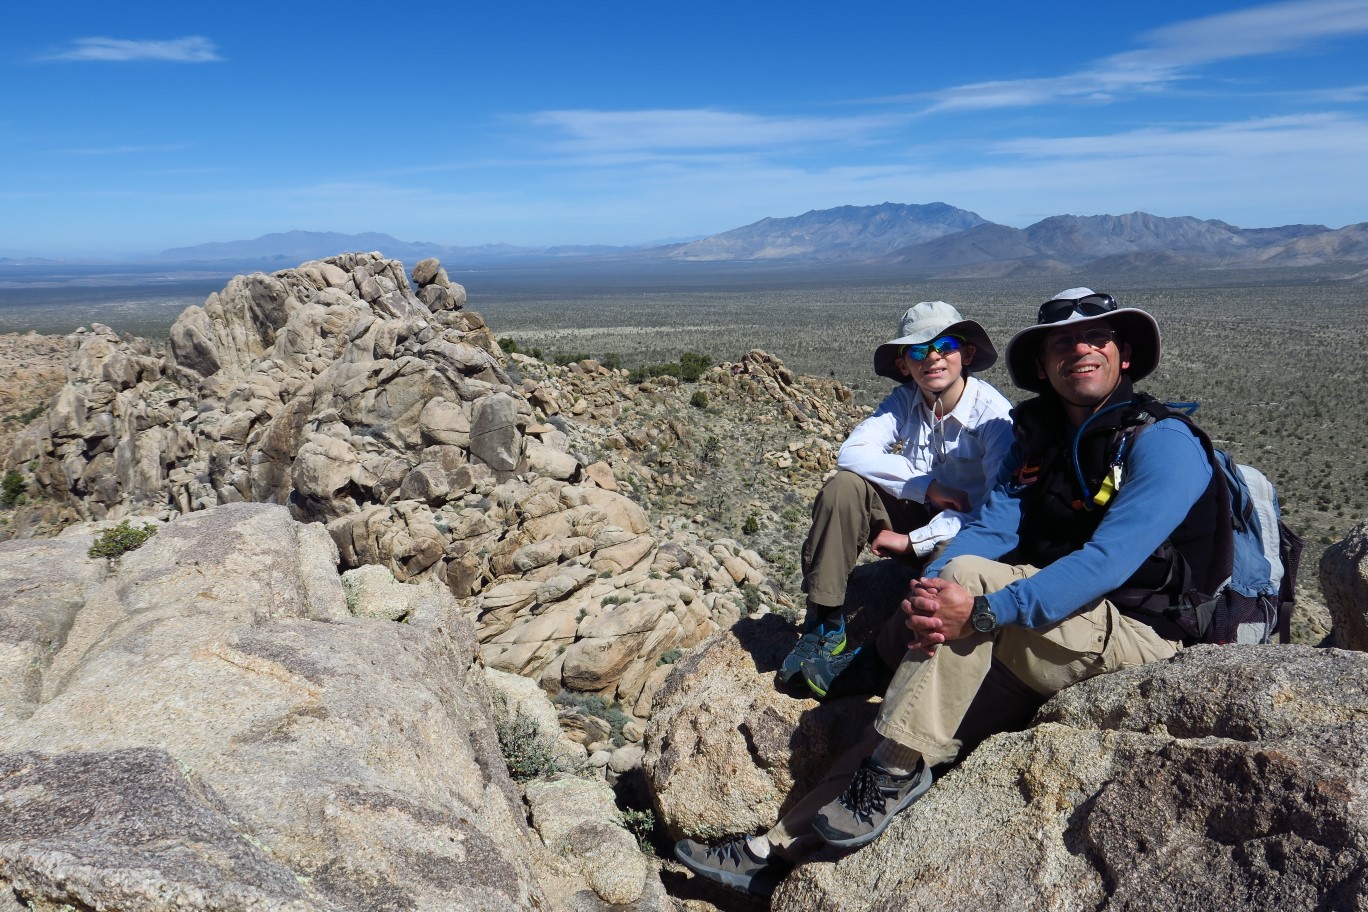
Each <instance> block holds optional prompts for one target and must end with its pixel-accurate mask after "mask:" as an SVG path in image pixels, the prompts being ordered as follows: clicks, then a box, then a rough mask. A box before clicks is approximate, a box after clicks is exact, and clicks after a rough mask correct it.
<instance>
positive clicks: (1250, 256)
mask: <svg viewBox="0 0 1368 912" xmlns="http://www.w3.org/2000/svg"><path fill="white" fill-rule="evenodd" d="M358 250H360V251H368V250H379V251H383V252H384V253H385V254H386V255H388V256H391V257H396V258H399V259H401V260H417V259H423V258H425V257H434V256H435V257H439V258H441V259H442V260H443V262H445V263H447V264H448V265H450V266H453V267H457V268H460V267H462V266H471V265H476V266H478V265H495V264H500V263H502V264H515V263H547V262H552V261H559V262H565V263H569V262H584V263H593V264H599V265H604V266H608V265H612V264H622V265H631V266H635V267H637V268H650V267H651V266H652V265H666V264H680V265H683V264H688V263H700V264H701V263H712V264H735V265H737V266H738V267H739V266H742V265H743V264H768V265H770V266H784V265H793V266H814V265H823V264H826V265H844V266H849V267H855V268H861V267H868V268H879V269H882V270H885V271H900V272H907V273H912V274H922V275H939V276H947V277H993V276H1012V275H1047V274H1051V273H1065V272H1075V271H1077V270H1079V269H1080V268H1085V267H1086V268H1088V269H1090V270H1094V271H1097V270H1105V271H1122V272H1129V271H1136V272H1139V271H1151V270H1155V269H1177V268H1189V269H1193V268H1195V269H1244V268H1254V267H1272V266H1315V265H1321V264H1343V265H1346V266H1362V265H1363V264H1368V222H1362V223H1359V224H1355V225H1348V226H1346V227H1343V228H1338V229H1331V228H1328V227H1326V226H1324V225H1284V226H1281V227H1277V228H1238V227H1236V226H1234V225H1230V224H1227V223H1226V222H1222V221H1219V220H1215V219H1206V220H1203V219H1198V218H1193V217H1191V216H1179V217H1173V218H1168V217H1161V216H1157V215H1151V214H1149V213H1146V212H1131V213H1128V214H1126V215H1083V216H1080V215H1055V216H1050V217H1049V218H1046V219H1042V220H1041V221H1039V222H1036V223H1035V224H1033V225H1029V226H1027V227H1026V228H1012V227H1009V226H1007V225H999V224H996V223H994V222H990V221H988V220H987V219H984V218H983V217H982V216H980V215H978V214H977V213H974V212H969V211H967V210H964V209H958V208H956V207H954V206H951V205H948V204H946V203H940V202H937V203H927V204H920V205H910V204H903V203H883V204H881V205H877V206H838V207H836V208H833V209H815V210H812V211H810V212H806V213H804V214H802V215H797V216H791V217H785V218H765V219H761V220H760V221H758V222H755V223H754V224H751V225H746V226H744V227H741V228H734V229H732V230H730V231H724V232H722V233H720V234H715V235H712V236H710V237H705V238H701V239H698V240H690V241H685V242H679V243H669V244H649V245H639V246H635V247H614V246H606V245H566V246H558V247H517V246H513V245H510V244H484V245H480V246H473V247H470V246H467V247H455V246H446V245H441V244H435V243H428V242H411V241H401V240H398V239H396V238H394V237H391V236H390V235H388V234H380V233H366V234H339V233H335V232H316V231H289V232H284V233H278V234H267V235H263V236H261V237H258V238H255V239H253V240H240V241H227V242H215V243H209V244H199V245H196V246H193V247H177V248H173V249H170V250H165V251H162V252H161V253H160V254H157V255H155V256H151V257H145V258H141V261H142V262H145V263H155V264H165V265H167V266H170V265H173V264H175V265H177V266H182V267H184V266H187V265H190V264H196V265H211V264H229V263H234V264H246V263H252V264H256V265H255V268H272V267H273V266H276V264H279V266H278V267H277V268H284V267H285V266H288V265H293V264H295V263H298V262H300V261H301V260H306V259H316V258H321V257H326V256H332V255H335V254H337V253H341V252H344V251H358ZM4 264H10V265H20V264H19V263H18V262H17V261H6V260H3V259H0V265H4Z"/></svg>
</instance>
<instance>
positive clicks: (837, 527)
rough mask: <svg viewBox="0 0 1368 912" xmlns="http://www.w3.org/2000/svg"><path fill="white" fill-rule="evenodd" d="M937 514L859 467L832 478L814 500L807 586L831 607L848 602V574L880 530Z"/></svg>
mask: <svg viewBox="0 0 1368 912" xmlns="http://www.w3.org/2000/svg"><path fill="white" fill-rule="evenodd" d="M931 516H932V514H931V513H930V512H929V511H928V510H927V508H926V507H925V506H924V505H922V504H919V503H917V502H916V501H914V500H898V499H897V498H896V497H892V496H890V495H889V494H888V493H886V492H885V491H884V490H883V488H880V487H879V486H878V485H875V484H872V483H870V482H868V481H866V480H865V479H864V478H862V477H860V476H859V475H856V474H855V473H854V472H850V471H847V470H845V469H841V470H840V471H838V472H837V473H836V474H835V475H833V476H831V478H830V479H828V480H827V483H826V484H824V485H823V486H822V490H821V491H819V492H818V494H817V500H816V501H815V502H814V503H813V505H812V529H811V530H810V531H809V532H808V536H807V540H806V541H804V542H803V591H804V592H806V593H807V595H808V599H809V600H810V601H811V602H813V603H815V604H817V605H821V606H822V607H825V608H840V607H841V606H842V605H844V604H845V598H846V578H847V577H849V576H850V571H851V570H854V569H855V564H856V563H857V562H858V561H859V559H860V552H862V551H863V550H864V549H865V548H866V547H868V546H869V543H870V542H871V541H873V540H874V536H875V535H877V534H879V532H880V531H882V530H884V529H892V530H893V531H894V532H911V531H912V530H913V529H920V528H921V527H922V526H924V525H926V524H927V523H928V522H930V521H931Z"/></svg>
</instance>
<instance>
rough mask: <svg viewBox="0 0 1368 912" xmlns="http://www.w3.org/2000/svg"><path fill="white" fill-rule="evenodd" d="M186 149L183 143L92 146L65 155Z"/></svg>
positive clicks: (72, 150)
mask: <svg viewBox="0 0 1368 912" xmlns="http://www.w3.org/2000/svg"><path fill="white" fill-rule="evenodd" d="M185 148H188V147H187V146H186V145H185V144H184V143H173V144H170V145H160V146H103V147H99V146H92V147H87V148H83V149H67V150H65V151H66V154H67V155H141V154H142V153H145V152H179V151H181V150H183V149H185Z"/></svg>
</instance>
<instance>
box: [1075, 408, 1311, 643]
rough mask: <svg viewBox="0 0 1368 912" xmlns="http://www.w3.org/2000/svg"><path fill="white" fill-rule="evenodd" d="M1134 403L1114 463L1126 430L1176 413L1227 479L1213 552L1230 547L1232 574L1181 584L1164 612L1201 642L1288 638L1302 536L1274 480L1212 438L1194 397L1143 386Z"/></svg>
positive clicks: (1214, 467)
mask: <svg viewBox="0 0 1368 912" xmlns="http://www.w3.org/2000/svg"><path fill="white" fill-rule="evenodd" d="M1134 404H1135V406H1136V407H1138V409H1139V414H1138V415H1137V416H1136V418H1137V424H1136V425H1135V426H1133V427H1129V428H1127V429H1126V430H1125V431H1123V432H1122V433H1121V434H1120V435H1119V439H1118V441H1117V443H1116V449H1115V450H1114V452H1116V453H1117V454H1118V460H1119V462H1118V464H1119V465H1121V466H1122V468H1124V454H1125V453H1126V452H1127V451H1128V450H1129V448H1130V447H1129V444H1130V438H1133V435H1134V434H1136V433H1138V432H1139V430H1140V429H1142V428H1144V427H1147V426H1148V425H1150V424H1153V423H1154V422H1156V421H1159V420H1161V419H1163V418H1176V419H1178V420H1179V421H1182V422H1183V423H1184V424H1185V425H1187V427H1188V429H1189V430H1191V431H1192V433H1193V435H1194V436H1196V438H1197V439H1198V440H1199V441H1201V444H1202V447H1203V449H1205V450H1206V452H1207V456H1208V458H1209V459H1210V460H1211V468H1212V471H1213V472H1215V473H1217V477H1218V478H1221V479H1223V481H1224V484H1221V485H1218V486H1217V487H1218V504H1219V508H1220V510H1221V513H1222V515H1224V514H1226V513H1228V515H1229V516H1230V523H1229V526H1228V527H1227V526H1226V525H1225V524H1224V523H1222V524H1220V525H1219V526H1218V529H1217V536H1218V542H1217V553H1218V554H1221V555H1229V567H1230V573H1229V576H1228V577H1227V578H1226V580H1225V582H1224V583H1222V584H1221V585H1219V586H1217V587H1216V591H1215V592H1212V593H1204V592H1200V591H1198V590H1197V589H1195V588H1192V587H1190V586H1187V587H1185V588H1184V592H1183V596H1182V599H1181V603H1180V604H1179V605H1178V606H1176V607H1174V608H1172V609H1169V611H1168V612H1166V616H1167V617H1168V618H1169V619H1170V620H1172V621H1174V622H1176V623H1177V624H1178V625H1179V626H1180V627H1182V628H1183V629H1184V631H1185V632H1186V633H1187V634H1188V635H1189V636H1190V637H1191V638H1192V639H1194V640H1195V641H1197V642H1200V643H1271V642H1272V641H1273V634H1274V633H1277V634H1278V637H1279V639H1280V640H1281V641H1282V642H1284V643H1287V642H1290V641H1291V638H1292V631H1291V620H1292V608H1293V602H1294V599H1295V595H1296V586H1297V569H1298V566H1299V565H1300V563H1301V553H1302V547H1303V545H1304V542H1303V540H1302V538H1301V536H1299V535H1297V533H1296V532H1294V531H1292V529H1291V528H1290V527H1288V525H1287V524H1286V523H1285V522H1283V520H1282V513H1281V511H1280V510H1279V509H1278V492H1277V491H1276V490H1275V489H1274V487H1273V483H1272V482H1270V481H1269V480H1268V478H1267V477H1265V476H1264V474H1263V473H1262V472H1260V471H1259V470H1258V469H1256V468H1253V467H1252V466H1247V465H1239V464H1237V463H1236V462H1235V460H1234V459H1233V458H1232V457H1231V455H1230V454H1229V453H1227V452H1226V451H1225V450H1223V449H1221V448H1220V447H1217V446H1216V445H1215V444H1213V443H1212V441H1211V438H1210V437H1209V436H1208V435H1207V433H1206V431H1204V430H1202V429H1201V427H1199V426H1198V425H1197V423H1196V422H1194V421H1193V420H1192V413H1193V412H1195V411H1196V410H1197V403H1195V402H1177V403H1165V402H1160V401H1159V400H1158V399H1155V398H1154V397H1153V396H1150V395H1147V394H1144V393H1140V394H1138V395H1137V396H1136V398H1135V400H1134ZM1099 496H1100V495H1099ZM1227 535H1229V541H1228V542H1227V541H1226V536H1227Z"/></svg>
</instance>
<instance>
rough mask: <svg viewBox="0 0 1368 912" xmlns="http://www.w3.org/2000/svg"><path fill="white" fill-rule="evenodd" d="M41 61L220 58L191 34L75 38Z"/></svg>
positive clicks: (193, 60) (206, 60) (207, 60)
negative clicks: (146, 38)
mask: <svg viewBox="0 0 1368 912" xmlns="http://www.w3.org/2000/svg"><path fill="white" fill-rule="evenodd" d="M43 59H44V60H52V61H100V62H104V63H127V62H129V61H136V60H160V61H165V62H170V63H214V62H217V61H220V60H223V58H222V57H220V56H219V53H218V49H217V48H216V47H214V42H212V41H210V40H209V39H208V38H203V37H200V36H198V35H193V36H190V37H188V38H173V39H171V40H169V41H128V40H125V39H122V38H77V39H76V40H75V41H73V42H72V46H71V47H70V48H68V49H67V50H64V51H58V52H57V53H54V54H49V55H48V56H47V57H45V58H43Z"/></svg>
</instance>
